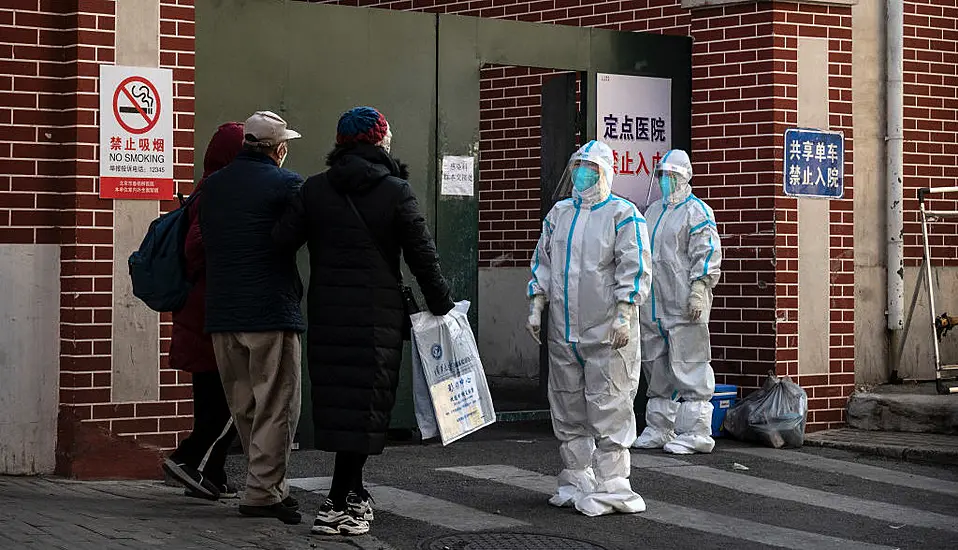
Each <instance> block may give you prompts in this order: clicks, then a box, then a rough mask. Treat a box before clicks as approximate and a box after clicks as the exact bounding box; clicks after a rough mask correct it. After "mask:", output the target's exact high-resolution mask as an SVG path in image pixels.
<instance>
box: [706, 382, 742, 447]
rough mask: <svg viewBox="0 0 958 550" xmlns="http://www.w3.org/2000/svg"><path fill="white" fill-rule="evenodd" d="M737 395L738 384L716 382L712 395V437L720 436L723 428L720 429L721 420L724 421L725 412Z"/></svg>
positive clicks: (733, 402) (722, 434)
mask: <svg viewBox="0 0 958 550" xmlns="http://www.w3.org/2000/svg"><path fill="white" fill-rule="evenodd" d="M737 396H738V386H733V385H732V384H716V385H715V393H714V394H713V395H712V407H713V408H712V437H722V436H724V435H725V430H723V429H722V422H724V421H725V413H727V412H728V410H729V409H731V408H732V407H733V406H735V398H736V397H737Z"/></svg>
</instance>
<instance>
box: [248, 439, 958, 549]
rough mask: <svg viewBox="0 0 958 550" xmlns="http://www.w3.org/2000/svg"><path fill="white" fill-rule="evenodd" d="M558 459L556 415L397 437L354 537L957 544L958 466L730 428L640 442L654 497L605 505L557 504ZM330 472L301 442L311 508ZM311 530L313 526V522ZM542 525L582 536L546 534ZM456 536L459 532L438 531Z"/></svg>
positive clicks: (299, 491) (679, 544) (302, 495)
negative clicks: (703, 450)
mask: <svg viewBox="0 0 958 550" xmlns="http://www.w3.org/2000/svg"><path fill="white" fill-rule="evenodd" d="M230 467H231V469H232V472H233V474H234V475H236V476H237V479H238V480H241V479H242V478H241V472H243V471H244V469H245V465H244V464H243V461H242V459H241V457H233V459H231V461H230ZM559 469H560V463H559V458H558V453H557V443H556V441H555V440H554V438H553V436H552V433H551V429H550V428H549V425H548V423H547V422H546V423H543V422H537V423H521V424H499V425H495V426H492V427H490V428H487V429H486V430H484V431H482V432H480V433H478V434H475V435H473V436H471V437H469V438H467V439H465V440H462V441H459V442H456V443H454V444H452V445H450V446H449V447H445V448H444V447H442V446H441V445H438V444H433V445H421V444H399V445H394V446H391V447H389V448H387V449H386V452H385V453H384V454H383V455H382V456H378V457H373V458H371V459H370V461H369V463H368V466H367V469H366V481H367V483H368V484H369V485H370V491H371V493H372V495H373V497H374V498H375V499H377V504H376V505H375V508H376V519H375V521H374V522H373V524H372V531H371V533H370V536H367V537H358V538H356V539H354V540H352V541H350V545H351V546H354V547H361V548H394V549H397V550H416V549H420V548H438V549H444V548H445V549H448V550H484V549H487V548H488V549H496V550H508V549H510V548H542V549H549V550H561V549H562V548H605V549H608V550H612V549H623V550H624V549H639V548H663V549H666V548H668V549H672V548H690V549H705V548H729V549H732V548H734V549H748V548H802V549H819V548H821V549H835V550H858V549H863V550H864V549H868V550H890V549H893V548H901V549H905V548H914V549H919V548H920V549H927V550H931V549H938V548H940V549H949V550H953V549H955V548H958V468H955V467H945V466H934V465H922V464H914V463H905V462H897V461H893V460H886V459H880V458H872V457H865V456H858V455H855V454H853V453H848V452H844V451H835V450H829V449H811V448H805V449H801V450H797V451H795V450H792V451H783V450H773V449H765V448H761V447H752V446H749V445H744V444H740V443H736V442H732V441H727V440H720V441H719V444H718V446H717V447H716V450H715V452H714V453H713V454H711V455H696V456H692V457H675V456H672V455H665V454H663V453H661V452H647V451H635V452H634V453H633V470H632V472H633V474H632V484H633V488H635V489H636V490H637V491H638V492H639V493H640V494H641V495H642V496H643V497H644V498H645V499H646V501H647V503H648V510H647V511H646V512H645V513H642V514H636V515H612V516H605V517H600V518H588V517H585V516H582V515H581V514H578V513H577V512H575V511H572V510H568V509H557V508H553V507H551V506H548V505H547V504H546V500H547V498H548V494H547V493H548V491H549V490H550V488H551V487H553V486H554V478H553V477H552V476H555V475H556V474H557V473H558V471H559ZM331 473H332V455H330V454H328V453H323V452H318V451H297V452H294V454H293V460H292V465H291V472H290V477H291V478H293V481H292V484H293V485H294V486H295V487H297V488H296V489H295V494H296V496H297V498H299V499H300V501H301V503H302V509H303V511H304V512H306V513H307V514H308V513H310V512H314V511H315V510H316V509H318V507H319V506H320V504H321V503H322V501H323V499H324V497H325V491H324V488H325V487H328V482H329V479H328V476H330V475H331ZM298 529H300V530H302V531H303V536H310V535H307V534H306V530H307V529H306V526H300V527H298ZM507 533H511V534H513V535H506V534H507ZM536 535H542V536H549V537H561V538H564V539H570V540H567V541H563V540H558V539H555V538H552V539H548V540H537V538H538V537H537V536H536ZM443 537H455V539H445V540H439V539H442V538H443ZM314 538H317V539H320V538H319V537H314ZM470 541H471V542H470ZM316 542H317V543H319V544H321V539H320V540H317V541H316ZM590 544H591V546H590Z"/></svg>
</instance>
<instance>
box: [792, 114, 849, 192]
mask: <svg viewBox="0 0 958 550" xmlns="http://www.w3.org/2000/svg"><path fill="white" fill-rule="evenodd" d="M784 154H785V181H784V185H785V188H784V189H785V194H786V195H789V196H793V197H811V198H822V199H840V198H842V197H843V196H844V194H845V184H844V178H845V135H844V134H843V133H842V132H830V131H827V130H814V129H808V128H792V129H789V130H786V131H785V152H784Z"/></svg>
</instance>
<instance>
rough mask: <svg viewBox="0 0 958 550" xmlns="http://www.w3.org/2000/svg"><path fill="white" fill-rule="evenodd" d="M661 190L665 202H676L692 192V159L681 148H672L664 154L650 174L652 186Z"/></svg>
mask: <svg viewBox="0 0 958 550" xmlns="http://www.w3.org/2000/svg"><path fill="white" fill-rule="evenodd" d="M653 188H658V189H659V190H661V192H662V200H663V202H665V203H666V204H678V203H680V202H682V201H683V200H685V199H687V198H688V196H689V195H690V194H691V193H692V161H691V160H690V159H689V154H688V153H686V152H685V151H683V150H681V149H672V150H671V151H669V152H668V153H666V154H665V157H663V158H662V161H661V162H659V165H658V166H656V167H655V173H654V174H653V175H652V186H651V187H650V188H649V193H650V194H651V190H652V189H653Z"/></svg>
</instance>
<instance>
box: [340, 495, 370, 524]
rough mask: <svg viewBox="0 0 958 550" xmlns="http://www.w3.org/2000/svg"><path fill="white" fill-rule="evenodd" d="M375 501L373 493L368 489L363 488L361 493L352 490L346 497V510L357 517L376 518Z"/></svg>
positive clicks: (362, 518)
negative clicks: (373, 504) (374, 511)
mask: <svg viewBox="0 0 958 550" xmlns="http://www.w3.org/2000/svg"><path fill="white" fill-rule="evenodd" d="M373 502H375V501H374V500H373V497H372V495H370V494H369V491H367V490H366V489H363V490H362V493H361V494H360V493H355V492H350V493H349V496H347V497H346V510H347V511H349V513H350V514H352V515H353V517H354V518H356V519H361V520H363V521H372V520H373V519H375V516H374V515H373V507H372V503H373Z"/></svg>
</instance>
